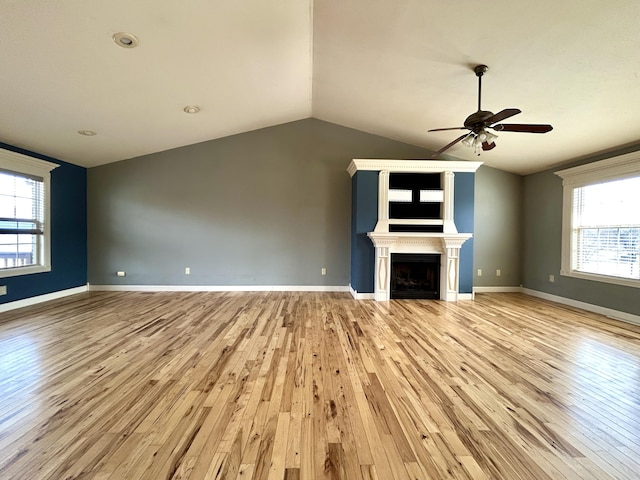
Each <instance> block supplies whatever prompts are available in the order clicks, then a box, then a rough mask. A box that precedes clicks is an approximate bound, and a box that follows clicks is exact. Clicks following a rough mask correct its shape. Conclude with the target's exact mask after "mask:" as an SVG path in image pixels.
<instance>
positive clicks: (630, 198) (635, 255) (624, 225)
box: [571, 177, 640, 280]
mask: <svg viewBox="0 0 640 480" xmlns="http://www.w3.org/2000/svg"><path fill="white" fill-rule="evenodd" d="M639 200H640V177H631V178H625V179H621V180H615V181H610V182H606V183H599V184H591V185H586V186H583V187H576V188H574V189H573V201H572V215H571V218H572V226H571V236H572V245H573V248H572V251H571V257H572V258H571V264H572V269H573V270H575V271H578V272H584V273H594V274H599V275H609V276H614V277H622V278H629V279H635V280H638V279H640V201H639Z"/></svg>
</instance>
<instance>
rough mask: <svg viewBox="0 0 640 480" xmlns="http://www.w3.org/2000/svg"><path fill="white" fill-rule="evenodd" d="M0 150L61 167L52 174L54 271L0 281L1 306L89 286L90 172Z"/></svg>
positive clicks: (23, 152)
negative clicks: (3, 292)
mask: <svg viewBox="0 0 640 480" xmlns="http://www.w3.org/2000/svg"><path fill="white" fill-rule="evenodd" d="M0 148H3V149H5V150H11V151H13V152H17V153H21V154H23V155H28V156H31V157H34V158H39V159H41V160H46V161H47V162H51V163H56V164H58V165H60V166H59V167H58V168H56V169H54V170H53V171H52V172H51V184H50V187H51V203H50V214H51V225H50V228H51V271H50V272H43V273H34V274H31V275H20V276H17V277H7V278H0V285H6V286H7V294H6V295H3V296H0V303H7V302H12V301H16V300H23V299H26V298H30V297H35V296H38V295H44V294H47V293H53V292H58V291H61V290H66V289H69V288H74V287H80V286H84V285H86V284H87V171H86V169H85V168H83V167H78V166H77V165H72V164H70V163H66V162H63V161H61V160H58V159H55V158H51V157H47V156H44V155H39V154H37V153H34V152H30V151H27V150H23V149H21V148H16V147H13V146H11V145H7V144H4V143H0Z"/></svg>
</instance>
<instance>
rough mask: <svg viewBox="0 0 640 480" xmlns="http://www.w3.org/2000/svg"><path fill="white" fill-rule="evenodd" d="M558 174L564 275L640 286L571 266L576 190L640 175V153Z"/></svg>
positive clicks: (613, 158)
mask: <svg viewBox="0 0 640 480" xmlns="http://www.w3.org/2000/svg"><path fill="white" fill-rule="evenodd" d="M554 173H555V174H556V175H558V176H559V177H560V178H562V255H561V265H560V275H563V276H566V277H574V278H581V279H584V280H593V281H596V282H604V283H613V284H616V285H625V286H628V287H636V288H640V281H639V280H634V279H631V278H620V277H613V276H610V275H598V274H595V273H584V272H578V271H575V270H572V268H571V224H572V218H571V217H572V215H573V209H572V208H571V207H572V201H573V190H574V189H575V188H580V187H584V186H587V185H591V184H595V183H602V182H605V181H613V180H621V179H623V178H629V177H637V176H640V152H632V153H627V154H625V155H620V156H617V157H612V158H608V159H606V160H601V161H599V162H593V163H588V164H586V165H580V166H578V167H573V168H567V169H565V170H560V171H557V172H554Z"/></svg>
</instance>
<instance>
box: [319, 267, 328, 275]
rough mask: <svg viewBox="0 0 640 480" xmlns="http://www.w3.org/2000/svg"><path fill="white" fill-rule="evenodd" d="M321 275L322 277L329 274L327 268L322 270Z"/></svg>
mask: <svg viewBox="0 0 640 480" xmlns="http://www.w3.org/2000/svg"><path fill="white" fill-rule="evenodd" d="M320 273H321V274H322V275H326V274H327V269H326V268H325V267H322V270H320Z"/></svg>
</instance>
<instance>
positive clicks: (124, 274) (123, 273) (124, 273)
mask: <svg viewBox="0 0 640 480" xmlns="http://www.w3.org/2000/svg"><path fill="white" fill-rule="evenodd" d="M116 275H117V276H119V277H126V276H127V273H126V272H123V271H122V270H120V271H119V272H116Z"/></svg>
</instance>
